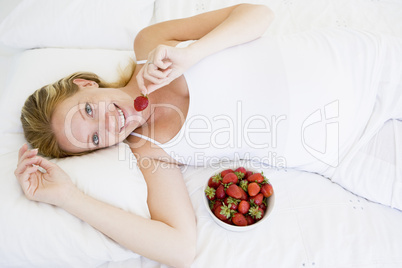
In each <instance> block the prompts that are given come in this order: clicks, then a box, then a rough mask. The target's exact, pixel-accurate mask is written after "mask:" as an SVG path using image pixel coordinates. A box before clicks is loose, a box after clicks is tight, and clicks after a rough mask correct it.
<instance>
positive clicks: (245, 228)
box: [203, 165, 275, 232]
mask: <svg viewBox="0 0 402 268" xmlns="http://www.w3.org/2000/svg"><path fill="white" fill-rule="evenodd" d="M238 167H240V165H239V166H233V167H226V168H222V169H220V170H218V171H216V172H215V173H214V174H211V176H213V175H215V174H218V173H220V172H222V171H224V170H226V169H229V168H231V169H233V170H235V169H236V168H238ZM245 169H246V170H247V171H252V172H254V173H258V172H261V170H257V169H253V168H248V167H246V166H245ZM211 176H210V177H211ZM210 177H208V178H207V182H206V184H205V186H204V189H203V199H204V205H205V209H206V210H207V211H208V213H209V215H211V217H212V219H213V220H214V221H215V222H216V223H217V224H218V225H219V226H221V227H223V228H225V229H226V230H229V231H233V232H244V231H248V230H251V229H253V228H255V227H257V226H261V225H264V223H265V222H266V221H267V219H268V218H269V216H270V215H271V214H272V210H273V209H274V204H275V189H274V192H273V194H272V195H271V196H270V197H268V199H267V209H266V210H265V213H264V216H263V217H262V219H261V220H259V221H257V222H255V223H254V224H251V225H247V226H236V225H230V224H227V223H225V222H223V221H221V220H220V219H218V218H217V217H216V216H215V214H214V213H213V212H212V210H211V209H210V208H209V200H208V198H207V197H206V195H205V189H206V188H207V186H208V181H209V178H210ZM268 179H269V178H268Z"/></svg>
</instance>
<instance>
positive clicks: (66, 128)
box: [51, 79, 144, 153]
mask: <svg viewBox="0 0 402 268" xmlns="http://www.w3.org/2000/svg"><path fill="white" fill-rule="evenodd" d="M74 83H75V84H77V85H78V87H79V90H78V92H77V93H76V94H74V95H73V96H71V97H69V98H67V99H65V100H64V101H62V102H61V103H60V104H59V105H58V106H57V107H56V109H55V111H54V113H53V116H52V119H51V121H52V127H53V130H54V131H55V135H56V139H57V141H58V143H59V146H60V147H61V148H62V149H63V150H65V151H67V152H71V153H78V152H84V151H91V150H95V149H99V148H105V147H108V146H111V145H114V144H116V143H118V142H121V141H123V140H124V139H125V138H126V137H127V136H128V135H129V134H130V133H131V132H132V131H133V130H134V129H136V128H137V127H139V126H140V125H142V124H143V123H144V122H143V117H142V114H141V113H140V112H137V111H136V110H135V109H134V106H133V101H134V100H133V98H132V97H131V96H129V95H128V94H127V93H125V92H124V91H122V90H120V89H113V88H99V87H98V85H97V84H96V83H95V82H92V81H88V80H83V79H75V80H74Z"/></svg>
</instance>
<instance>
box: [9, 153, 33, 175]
mask: <svg viewBox="0 0 402 268" xmlns="http://www.w3.org/2000/svg"><path fill="white" fill-rule="evenodd" d="M37 161H38V160H37V157H36V156H35V157H30V158H25V159H24V160H22V161H21V162H20V163H19V164H18V166H17V168H16V169H15V171H14V173H15V175H16V176H18V175H20V174H22V173H24V172H25V170H26V169H27V167H30V166H32V165H33V164H35V163H36V162H37Z"/></svg>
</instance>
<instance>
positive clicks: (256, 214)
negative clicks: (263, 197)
mask: <svg viewBox="0 0 402 268" xmlns="http://www.w3.org/2000/svg"><path fill="white" fill-rule="evenodd" d="M248 213H249V214H250V216H251V217H253V219H255V220H261V219H262V217H263V216H264V211H262V209H261V208H259V207H257V206H252V207H251V208H250V209H249V210H248Z"/></svg>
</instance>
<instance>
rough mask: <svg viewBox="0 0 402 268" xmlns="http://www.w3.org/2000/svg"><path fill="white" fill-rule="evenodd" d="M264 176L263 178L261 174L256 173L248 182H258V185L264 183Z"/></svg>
mask: <svg viewBox="0 0 402 268" xmlns="http://www.w3.org/2000/svg"><path fill="white" fill-rule="evenodd" d="M264 179H265V178H264V176H262V174H261V173H254V174H252V175H250V176H249V177H247V180H248V181H249V182H258V183H262V182H263V181H264Z"/></svg>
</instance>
